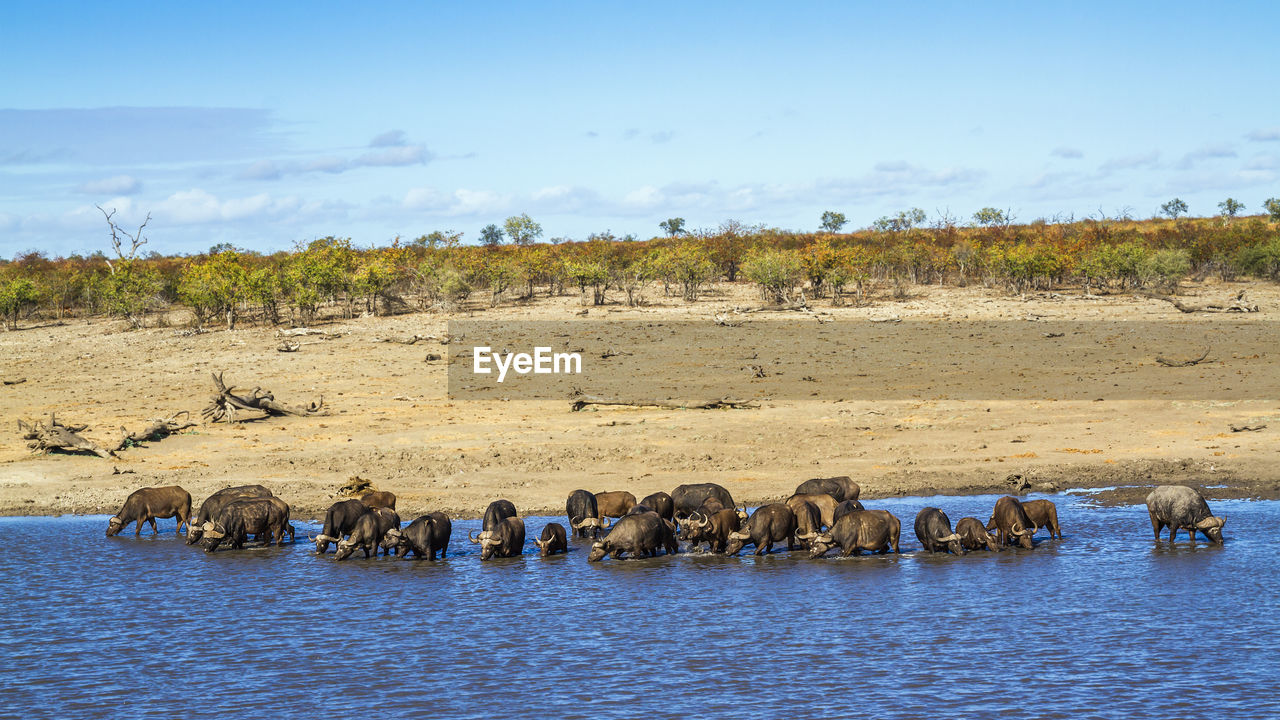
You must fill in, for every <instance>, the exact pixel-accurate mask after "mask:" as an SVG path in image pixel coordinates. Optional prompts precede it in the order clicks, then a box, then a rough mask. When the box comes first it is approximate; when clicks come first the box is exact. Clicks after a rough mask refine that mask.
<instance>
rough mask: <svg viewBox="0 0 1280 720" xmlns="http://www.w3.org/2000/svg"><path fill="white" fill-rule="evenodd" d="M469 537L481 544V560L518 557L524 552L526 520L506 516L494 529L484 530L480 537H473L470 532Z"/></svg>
mask: <svg viewBox="0 0 1280 720" xmlns="http://www.w3.org/2000/svg"><path fill="white" fill-rule="evenodd" d="M472 532H474V531H472ZM467 539H468V540H470V541H471V542H472V543H473V544H477V545H479V546H480V559H481V560H488V559H489V558H491V557H500V558H505V557H516V556H517V555H519V554H520V553H522V552H524V520H521V519H520V518H518V517H508V518H504V519H503V520H501V521H500V522H498V523H496V524H495V525H494V526H493V528H492V529H490V530H484V531H482V532H481V533H480V535H479V536H478V537H472V535H471V533H468V534H467Z"/></svg>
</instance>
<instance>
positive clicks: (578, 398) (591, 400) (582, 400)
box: [569, 393, 756, 412]
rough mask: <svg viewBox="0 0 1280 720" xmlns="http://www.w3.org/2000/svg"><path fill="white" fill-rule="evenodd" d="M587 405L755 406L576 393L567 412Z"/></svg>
mask: <svg viewBox="0 0 1280 720" xmlns="http://www.w3.org/2000/svg"><path fill="white" fill-rule="evenodd" d="M588 405H627V406H630V407H656V408H663V409H666V410H715V409H720V408H731V409H746V408H755V407H756V405H755V404H753V403H752V402H751V401H745V400H735V399H733V398H711V399H709V400H700V401H692V400H658V399H635V400H627V399H622V398H610V397H600V396H598V395H586V394H583V393H578V394H576V395H574V396H573V397H572V398H571V399H570V401H569V410H570V411H571V412H578V411H579V410H581V409H582V408H584V407H587V406H588Z"/></svg>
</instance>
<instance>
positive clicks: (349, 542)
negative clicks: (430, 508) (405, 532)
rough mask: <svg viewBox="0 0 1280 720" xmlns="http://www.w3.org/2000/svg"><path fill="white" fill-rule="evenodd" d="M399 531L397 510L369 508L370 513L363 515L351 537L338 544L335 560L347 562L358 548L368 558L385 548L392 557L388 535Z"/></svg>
mask: <svg viewBox="0 0 1280 720" xmlns="http://www.w3.org/2000/svg"><path fill="white" fill-rule="evenodd" d="M399 529H400V516H399V515H397V514H396V511H395V510H389V509H387V508H369V512H367V513H365V514H364V515H361V516H360V517H359V519H357V520H356V526H355V528H354V529H352V531H351V536H350V537H348V538H347V539H346V540H341V541H339V542H338V551H337V552H336V553H335V554H334V556H333V558H334V559H335V560H345V559H347V558H348V557H350V556H351V553H354V552H355V551H356V548H359V549H361V550H363V551H364V556H365V557H366V558H367V557H369V556H370V555H377V554H378V549H379V548H383V549H384V551H385V554H387V555H390V554H391V547H390V545H389V544H388V543H387V533H388V532H389V531H391V530H399ZM393 537H394V536H393Z"/></svg>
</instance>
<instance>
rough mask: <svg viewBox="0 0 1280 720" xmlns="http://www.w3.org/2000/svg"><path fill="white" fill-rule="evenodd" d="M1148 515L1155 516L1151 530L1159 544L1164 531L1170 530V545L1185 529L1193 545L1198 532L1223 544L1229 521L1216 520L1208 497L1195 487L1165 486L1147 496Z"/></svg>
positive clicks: (1217, 543)
mask: <svg viewBox="0 0 1280 720" xmlns="http://www.w3.org/2000/svg"><path fill="white" fill-rule="evenodd" d="M1147 514H1148V515H1150V516H1151V529H1152V530H1153V531H1154V532H1155V535H1156V541H1157V542H1159V541H1160V530H1161V529H1163V528H1165V527H1167V528H1169V542H1173V541H1174V538H1175V537H1177V534H1178V530H1180V529H1183V528H1185V529H1186V531H1187V534H1188V535H1190V536H1191V543H1192V544H1193V545H1194V544H1195V541H1196V532H1201V533H1203V534H1204V536H1205V537H1206V538H1208V540H1209V542H1211V543H1213V544H1215V545H1221V544H1222V526H1223V525H1225V524H1226V522H1227V519H1226V518H1225V517H1214V515H1213V513H1211V512H1209V504H1208V503H1206V502H1205V501H1204V496H1203V495H1201V494H1200V492H1199V491H1198V490H1196V489H1195V488H1190V487H1187V486H1185V485H1161V486H1160V487H1158V488H1156V489H1155V490H1152V491H1151V494H1150V495H1147Z"/></svg>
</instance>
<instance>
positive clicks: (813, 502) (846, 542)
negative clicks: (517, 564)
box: [107, 477, 1224, 562]
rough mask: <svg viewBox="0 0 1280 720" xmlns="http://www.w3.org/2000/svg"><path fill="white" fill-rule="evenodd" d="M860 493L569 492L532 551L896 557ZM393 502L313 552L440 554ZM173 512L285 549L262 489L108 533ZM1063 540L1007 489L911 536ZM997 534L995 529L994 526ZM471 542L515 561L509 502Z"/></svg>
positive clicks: (156, 492)
mask: <svg viewBox="0 0 1280 720" xmlns="http://www.w3.org/2000/svg"><path fill="white" fill-rule="evenodd" d="M859 493H860V488H859V487H858V484H857V483H855V482H854V481H853V480H851V479H850V478H848V477H832V478H815V479H812V480H807V481H805V482H803V483H801V484H800V485H799V487H797V488H796V492H795V494H794V495H792V496H791V497H789V498H787V500H786V501H785V502H780V503H770V504H767V505H762V506H760V507H759V508H757V509H756V511H755V512H753V513H748V512H747V511H746V509H745V508H739V507H738V506H737V505H736V504H735V503H734V501H733V497H732V496H731V495H730V494H729V491H728V490H726V489H725V488H724V487H722V486H720V485H717V484H715V483H698V484H692V485H681V486H679V487H677V488H676V489H675V490H672V491H671V493H670V494H668V493H665V492H658V493H654V494H652V495H649V496H648V497H645V498H643V499H641V500H639V501H637V500H636V497H635V495H633V494H631V493H629V492H625V491H613V492H601V493H591V492H588V491H586V490H574V491H573V492H572V493H570V494H569V498H568V500H567V502H566V503H565V515H566V518H567V520H568V522H569V528H568V529H566V528H565V527H564V526H563V525H561V524H560V523H556V522H552V523H548V524H547V525H546V526H545V527H544V528H543V529H542V535H541V537H539V538H538V539H536V540H534V541H533V542H534V544H535V545H537V546H538V551H539V554H540V555H543V556H546V555H552V554H555V553H563V552H567V551H568V548H569V541H568V534H569V533H572V534H573V535H574V536H576V537H578V538H585V539H588V540H590V541H591V549H590V552H589V554H588V556H587V560H588V561H591V562H595V561H598V560H601V559H603V558H604V557H606V556H609V557H613V558H615V559H617V558H621V557H624V556H628V555H629V556H631V557H637V558H641V557H652V556H654V555H656V554H658V551H659V550H662V551H665V552H666V553H667V554H673V553H676V552H679V548H680V543H681V541H684V542H686V543H688V545H689V547H690V549H701V548H702V546H703V544H704V543H705V544H706V546H707V549H708V550H709V551H710V552H714V553H727V554H729V555H733V554H736V553H738V552H739V551H741V550H742V549H743V548H744V547H746V546H747V545H751V546H754V548H755V554H756V555H763V554H765V553H768V552H770V551H771V550H773V548H774V545H775V544H777V545H782V544H785V545H786V547H787V549H788V550H795V549H796V548H797V547H799V548H801V549H804V550H807V551H808V553H809V556H810V557H813V558H818V557H822V556H823V555H825V554H827V553H828V552H830V551H831V550H833V549H838V550H839V554H840V555H841V556H842V557H843V556H848V555H858V554H861V553H862V552H863V551H864V550H865V551H867V552H879V553H885V552H888V551H890V550H892V551H893V552H895V553H896V552H898V537H899V535H900V534H901V522H900V521H899V520H898V518H896V517H894V515H893V514H892V513H889V512H887V511H885V510H874V509H871V510H869V509H867V508H865V507H863V505H862V503H861V502H859V501H858V495H859ZM395 506H396V497H395V495H393V494H392V493H389V492H370V493H367V494H365V495H364V496H362V497H361V498H359V499H352V500H342V501H339V502H336V503H334V504H333V505H332V506H331V507H330V508H329V510H328V511H327V512H326V513H325V517H324V526H323V527H322V528H321V531H320V534H319V535H317V536H315V537H314V538H313V540H314V542H315V546H316V552H317V553H320V554H323V553H325V552H327V551H328V549H329V545H330V544H333V545H336V554H335V557H336V559H338V560H343V559H345V558H347V557H350V556H351V554H352V553H354V552H356V551H357V550H360V551H361V552H363V553H364V556H365V557H366V558H367V557H370V556H371V555H377V554H378V552H379V551H380V550H381V551H382V552H383V553H384V554H387V555H390V554H392V553H395V554H396V555H397V556H399V557H407V556H408V555H409V554H410V553H412V554H413V555H414V556H416V557H419V558H429V559H431V560H434V559H436V556H437V554H439V556H440V557H442V558H443V557H444V556H445V553H446V551H447V550H448V546H449V538H450V536H451V535H452V533H453V525H452V523H450V522H449V518H448V517H447V516H446V515H445V514H444V513H441V512H431V513H427V514H426V515H423V516H421V517H419V518H417V519H415V520H414V521H413V522H410V523H409V524H408V525H405V526H403V527H402V526H401V521H400V516H399V515H398V514H396V511H395ZM1147 510H1148V512H1149V513H1150V516H1151V527H1152V530H1153V531H1154V533H1155V538H1156V540H1157V541H1159V540H1160V531H1161V530H1163V529H1164V528H1166V527H1167V528H1169V541H1170V542H1172V541H1173V540H1174V539H1175V538H1176V537H1177V533H1178V531H1179V530H1184V529H1185V530H1186V531H1187V533H1188V535H1190V537H1191V541H1192V542H1193V543H1194V542H1195V539H1196V533H1197V532H1199V533H1202V534H1203V535H1204V536H1205V537H1206V538H1208V540H1209V541H1210V542H1212V543H1216V544H1221V543H1222V527H1223V524H1224V520H1223V518H1220V517H1214V516H1213V514H1212V513H1210V512H1209V506H1208V504H1207V503H1206V502H1205V500H1204V497H1203V496H1202V495H1201V494H1200V493H1199V492H1198V491H1197V490H1195V489H1194V488H1190V487H1185V486H1181V485H1163V486H1160V487H1157V488H1156V489H1155V490H1153V491H1152V492H1151V494H1150V495H1148V496H1147ZM171 517H176V518H177V521H178V532H181V531H182V528H183V526H186V528H187V544H189V545H194V544H196V543H198V542H201V541H203V542H204V549H205V551H206V552H213V551H215V550H217V549H218V548H219V547H220V546H222V545H223V544H224V543H227V544H229V545H230V547H231V548H233V549H239V548H242V547H243V546H244V545H245V543H247V542H248V541H249V537H250V536H253V538H254V540H255V541H257V542H260V543H262V544H264V545H267V544H270V543H272V542H274V543H276V544H281V545H282V544H284V539H285V536H286V535H288V537H289V540H290V541H292V540H293V538H294V529H293V525H291V524H290V522H289V504H288V503H286V502H284V501H283V500H281V499H280V498H278V497H275V496H274V495H273V494H272V492H271V491H270V490H269V489H267V488H265V487H263V486H261V485H242V486H239V487H231V488H226V489H223V490H219V491H218V492H216V493H214V494H213V495H210V496H209V497H208V498H207V499H205V501H204V502H203V503H201V505H200V510H199V511H198V512H197V513H196V514H195V516H194V517H192V515H191V494H190V493H188V492H187V491H186V490H183V489H182V488H181V487H178V486H169V487H151V488H142V489H140V490H136V491H134V492H133V493H132V494H130V495H129V497H128V499H126V500H125V502H124V507H122V508H121V509H120V512H118V513H116V515H114V516H113V517H112V518H111V519H110V521H109V522H108V525H107V536H108V537H109V536H112V535H116V534H118V533H119V532H120V531H121V530H123V529H124V528H125V527H127V526H128V525H129V524H130V523H137V527H136V528H135V531H134V535H135V536H136V535H139V534H141V532H142V526H143V523H147V522H149V523H150V524H151V530H152V532H153V533H155V532H158V530H157V528H156V518H171ZM1042 528H1043V529H1046V530H1048V532H1049V536H1050V537H1051V538H1052V537H1057V538H1061V537H1062V530H1061V528H1060V527H1059V525H1058V511H1057V508H1056V507H1055V506H1054V504H1053V503H1052V502H1051V501H1049V500H1028V501H1022V500H1019V499H1018V498H1015V497H1012V496H1006V497H1002V498H1000V499H999V500H997V501H996V504H995V508H994V509H993V511H992V514H991V517H990V518H989V519H988V520H987V521H986V522H983V521H981V520H979V519H978V518H975V517H964V518H960V520H959V521H958V522H957V523H956V524H955V526H954V528H953V527H952V524H951V519H950V518H948V517H947V514H946V513H945V512H943V511H942V510H940V509H938V508H934V507H928V508H924V509H923V510H921V511H920V512H919V513H918V514H917V515H916V519H915V533H916V538H917V539H918V540H919V541H920V544H921V545H922V546H923V547H924V549H925V550H926V551H929V552H950V553H955V554H957V555H963V554H965V553H966V552H967V551H969V550H981V549H986V550H992V551H996V550H1000V549H1001V548H1002V547H1004V546H1007V545H1018V546H1021V547H1024V548H1027V549H1031V548H1032V547H1033V544H1032V536H1033V535H1035V533H1036V532H1037V531H1038V530H1040V529H1042ZM993 531H994V532H993ZM468 539H469V540H470V541H471V542H472V543H474V544H477V545H479V546H480V559H481V560H488V559H489V558H493V557H514V556H517V555H520V554H522V553H523V552H524V548H525V529H524V520H522V519H521V518H520V517H519V514H518V513H517V512H516V507H515V505H513V504H512V503H511V502H510V501H509V500H495V501H494V502H492V503H490V504H489V507H488V508H487V509H486V510H485V513H484V521H483V525H482V528H481V530H480V532H479V533H476V532H475V531H472V532H471V533H469V534H468Z"/></svg>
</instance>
